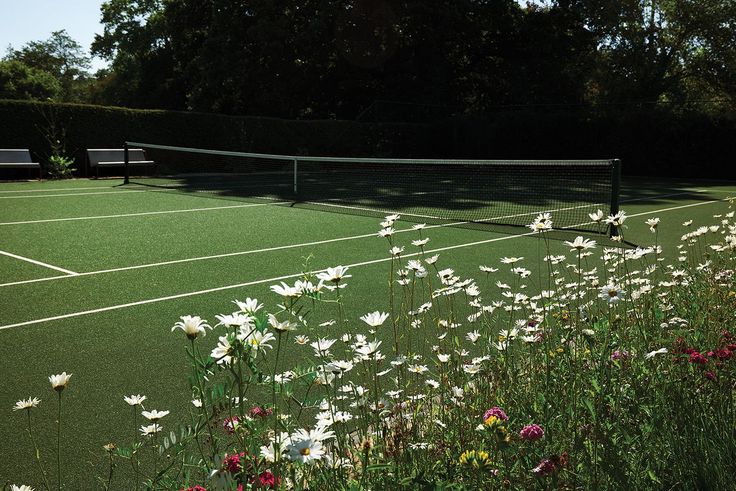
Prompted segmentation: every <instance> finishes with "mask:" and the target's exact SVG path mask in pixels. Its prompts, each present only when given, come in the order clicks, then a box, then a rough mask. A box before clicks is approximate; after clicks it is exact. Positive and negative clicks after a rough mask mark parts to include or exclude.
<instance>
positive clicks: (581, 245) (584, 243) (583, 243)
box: [565, 235, 595, 251]
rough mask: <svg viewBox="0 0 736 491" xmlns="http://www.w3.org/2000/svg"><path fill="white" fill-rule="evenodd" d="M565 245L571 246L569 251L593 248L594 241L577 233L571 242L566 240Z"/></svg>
mask: <svg viewBox="0 0 736 491" xmlns="http://www.w3.org/2000/svg"><path fill="white" fill-rule="evenodd" d="M565 245H566V246H569V247H571V248H572V249H570V251H582V250H585V249H594V248H595V241H594V240H590V239H584V238H583V237H582V236H580V235H578V236H577V237H575V240H573V241H572V242H570V241H567V240H566V241H565Z"/></svg>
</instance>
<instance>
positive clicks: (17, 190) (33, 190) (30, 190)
mask: <svg viewBox="0 0 736 491" xmlns="http://www.w3.org/2000/svg"><path fill="white" fill-rule="evenodd" d="M116 186H118V185H117V184H116V185H115V186H88V187H80V188H50V189H12V190H10V189H8V190H0V193H53V192H56V191H80V190H89V189H110V190H113V189H115V187H116Z"/></svg>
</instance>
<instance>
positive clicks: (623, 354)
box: [611, 350, 629, 361]
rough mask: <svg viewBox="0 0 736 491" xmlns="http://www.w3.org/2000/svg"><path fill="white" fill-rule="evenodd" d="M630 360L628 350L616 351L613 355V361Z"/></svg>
mask: <svg viewBox="0 0 736 491" xmlns="http://www.w3.org/2000/svg"><path fill="white" fill-rule="evenodd" d="M627 358H629V352H628V351H626V350H616V351H614V352H613V353H611V361H617V360H626V359H627Z"/></svg>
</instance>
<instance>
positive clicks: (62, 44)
mask: <svg viewBox="0 0 736 491" xmlns="http://www.w3.org/2000/svg"><path fill="white" fill-rule="evenodd" d="M5 60H6V61H11V62H12V61H17V62H20V63H23V64H24V65H26V66H28V67H30V68H32V69H34V70H36V71H38V72H43V73H45V74H48V75H50V76H51V77H53V79H54V80H56V82H57V83H58V85H59V88H60V89H59V90H58V91H57V93H55V94H54V95H53V96H47V97H53V98H56V97H59V98H60V99H61V100H64V101H78V100H81V99H82V98H83V97H84V95H83V91H84V89H85V81H86V79H87V78H88V72H87V70H89V66H90V58H89V56H87V55H86V54H85V52H84V49H83V48H82V46H81V45H80V44H79V43H78V42H76V41H75V40H74V39H72V38H71V37H70V36H69V35H68V34H67V32H66V31H65V30H61V31H55V32H53V33H51V36H50V37H49V38H48V39H47V40H45V41H31V42H29V43H27V44H26V45H24V46H23V47H21V48H20V49H17V50H14V49H10V50H9V52H8V54H7V56H6V57H5Z"/></svg>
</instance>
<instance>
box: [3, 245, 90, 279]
mask: <svg viewBox="0 0 736 491" xmlns="http://www.w3.org/2000/svg"><path fill="white" fill-rule="evenodd" d="M0 254H2V255H3V256H8V257H12V258H13V259H20V260H21V261H25V262H27V263H31V264H36V265H38V266H43V267H44V268H49V269H53V270H56V271H60V272H62V273H64V274H66V275H67V276H53V277H52V278H67V277H68V276H78V275H79V273H75V272H74V271H70V270H68V269H64V268H60V267H58V266H54V265H52V264H46V263H42V262H41V261H36V260H35V259H31V258H29V257H24V256H19V255H17V254H13V253H10V252H7V251H0Z"/></svg>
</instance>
